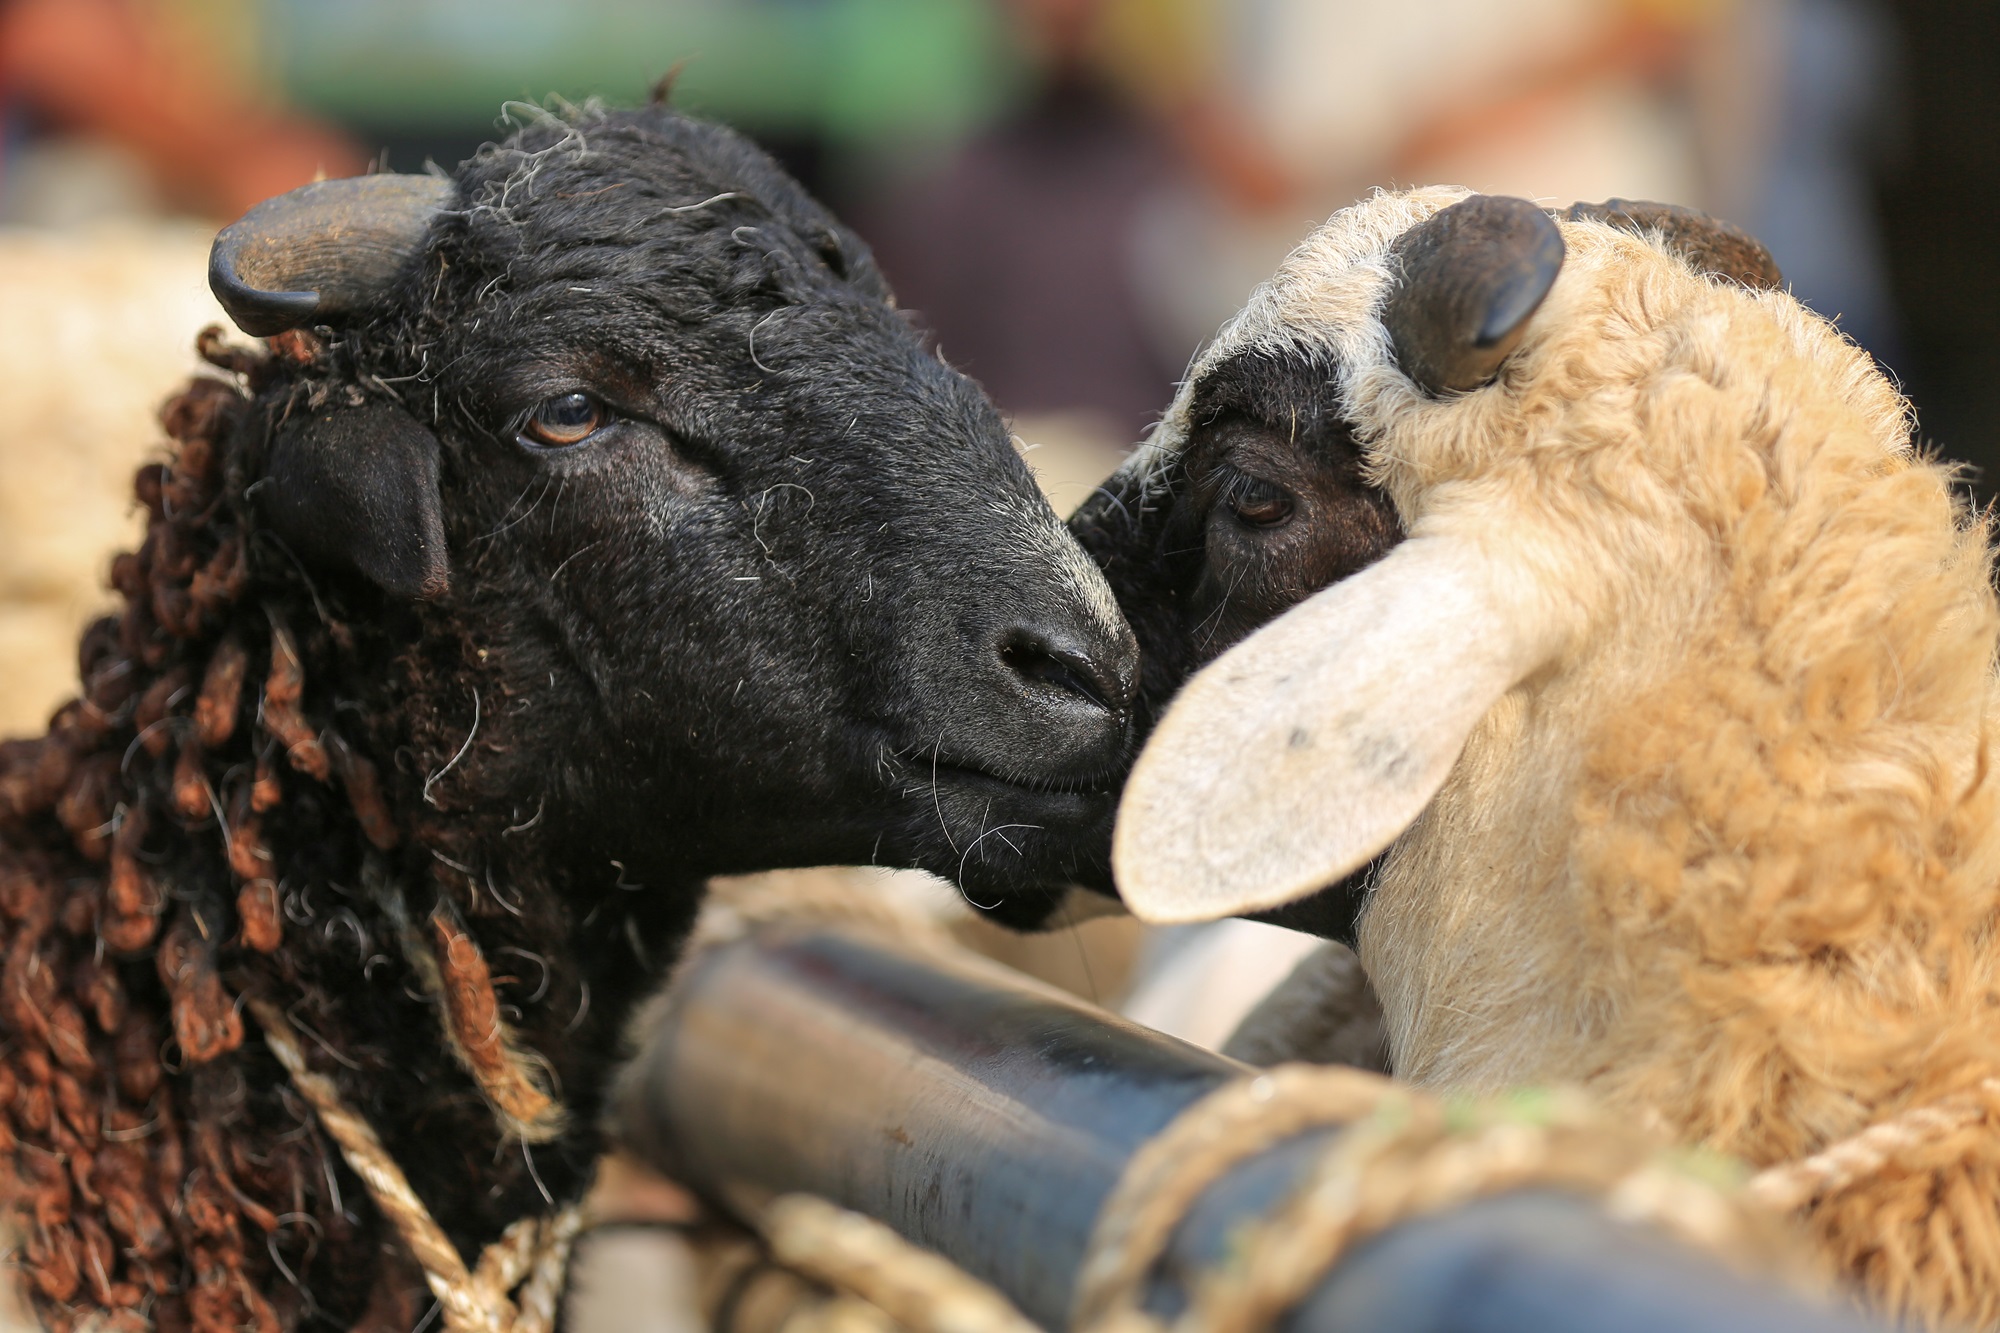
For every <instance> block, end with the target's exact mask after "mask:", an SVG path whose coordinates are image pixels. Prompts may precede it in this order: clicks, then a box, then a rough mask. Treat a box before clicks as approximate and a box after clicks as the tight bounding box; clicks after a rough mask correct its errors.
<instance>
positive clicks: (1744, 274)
mask: <svg viewBox="0 0 2000 1333" xmlns="http://www.w3.org/2000/svg"><path fill="white" fill-rule="evenodd" d="M1563 216H1564V217H1566V218H1568V219H1569V220H1570V221H1571V222H1585V221H1589V222H1608V223H1610V224H1611V225H1612V226H1614V227H1617V228H1618V229H1619V230H1621V231H1629V232H1631V233H1633V234H1634V235H1638V236H1644V235H1647V234H1648V233H1657V234H1658V235H1659V237H1660V239H1661V241H1662V242H1664V243H1665V245H1666V247H1667V248H1668V249H1669V250H1672V251H1673V252H1674V253H1675V254H1677V255H1679V256H1680V257H1681V258H1683V259H1685V260H1687V261H1688V263H1690V264H1692V265H1694V266H1695V268H1696V269H1698V270H1700V271H1701V272H1703V273H1707V274H1710V275H1712V276H1714V277H1718V278H1728V279H1729V280H1730V281H1731V282H1740V283H1742V284H1743V285H1744V286H1745V287H1748V288H1750V289H1751V290H1752V291H1770V290H1775V289H1777V288H1779V287H1782V286H1784V283H1785V276H1784V274H1782V273H1780V272H1779V271H1778V261H1777V260H1775V259H1773V258H1772V257H1771V252H1770V251H1769V250H1766V249H1765V248H1764V243H1763V242H1762V241H1760V240H1758V239H1757V238H1756V237H1755V236H1752V235H1751V234H1750V233H1749V232H1747V231H1745V230H1743V228H1741V227H1739V226H1737V225H1736V224H1734V223H1732V222H1724V221H1723V220H1722V219H1721V218H1712V217H1710V216H1709V215H1708V214H1706V213H1703V212H1699V211H1698V210H1696V209H1692V208H1682V207H1681V206H1680V205H1679V204H1650V203H1646V202H1645V201H1643V200H1638V199H1606V200H1605V201H1604V202H1603V203H1601V204H1571V205H1570V206H1569V207H1568V208H1567V209H1566V210H1564V212H1563Z"/></svg>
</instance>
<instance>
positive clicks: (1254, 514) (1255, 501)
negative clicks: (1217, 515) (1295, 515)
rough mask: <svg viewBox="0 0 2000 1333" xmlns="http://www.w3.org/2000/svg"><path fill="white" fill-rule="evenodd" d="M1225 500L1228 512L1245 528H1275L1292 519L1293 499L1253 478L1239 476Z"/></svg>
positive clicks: (1282, 491)
mask: <svg viewBox="0 0 2000 1333" xmlns="http://www.w3.org/2000/svg"><path fill="white" fill-rule="evenodd" d="M1224 498H1225V501H1226V503H1227V504H1228V505H1229V512H1230V513H1232V514H1234V515H1236V521H1237V522H1239V523H1241V524H1243V525H1244V526H1246V527H1252V528H1275V527H1277V526H1278V525H1279V524H1280V523H1283V522H1284V521H1285V520H1286V519H1288V518H1290V517H1291V516H1292V497H1291V496H1290V495H1288V494H1286V493H1285V491H1284V490H1282V489H1281V488H1279V487H1277V486H1273V485H1272V484H1271V483H1270V482H1268V481H1259V480H1257V478H1255V477H1238V478H1237V479H1236V480H1235V481H1234V482H1232V483H1231V484H1230V487H1229V491H1228V494H1227V495H1226V496H1225V497H1224Z"/></svg>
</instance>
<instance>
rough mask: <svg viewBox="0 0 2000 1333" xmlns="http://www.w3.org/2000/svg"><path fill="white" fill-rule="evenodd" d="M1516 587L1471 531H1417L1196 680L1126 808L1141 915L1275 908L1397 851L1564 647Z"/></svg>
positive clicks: (1167, 721) (1118, 858) (1131, 897)
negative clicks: (1473, 742) (1464, 758)
mask: <svg viewBox="0 0 2000 1333" xmlns="http://www.w3.org/2000/svg"><path fill="white" fill-rule="evenodd" d="M1520 577H1522V575H1521V573H1520V572H1519V571H1513V570H1508V569H1502V568H1496V567H1495V566H1494V564H1493V563H1492V561H1491V560H1490V559H1489V557H1488V556H1487V555H1486V553H1484V552H1482V551H1481V550H1480V549H1479V548H1478V547H1477V546H1476V545H1475V544H1474V543H1472V542H1471V541H1468V540H1466V539H1464V538H1460V537H1451V536H1434V537H1416V538H1412V539H1411V540H1410V541H1407V542H1405V543H1403V544H1402V545H1401V546H1399V547H1397V548H1396V549H1395V550H1394V551H1392V552H1390V554H1389V555H1388V556H1387V557H1385V558H1384V559H1383V560H1382V561H1380V562H1379V563H1377V564H1375V565H1372V566H1370V567H1369V568H1368V569H1365V570H1363V571H1362V572H1361V573H1359V574H1356V575H1355V576H1354V577H1352V578H1349V579H1344V580H1342V581H1341V582H1339V583H1337V584H1335V585H1333V586H1332V587H1330V588H1327V589H1325V590H1324V591H1322V592H1319V593H1316V594H1315V595H1314V596H1313V597H1311V598H1310V599H1308V600H1307V601H1305V602H1303V603H1301V604H1300V605H1298V606H1296V607H1294V608H1292V610H1290V611H1288V612H1287V613H1285V614H1284V615H1282V616H1280V617H1279V618H1278V619H1276V620H1274V621H1272V622H1271V623H1270V624H1269V625H1266V626H1265V627H1264V628H1263V629H1261V630H1259V631H1258V632H1257V633H1255V634H1253V635H1251V636H1250V637H1249V638H1248V639H1245V640H1244V641H1243V642H1242V643H1240V644H1238V645H1237V646H1236V647H1234V648H1232V649H1231V650H1230V651H1229V652H1227V653H1225V654H1223V656H1222V657H1220V658H1218V659H1217V660H1216V661H1215V662H1214V663H1212V664H1211V665H1210V666H1209V667H1208V668H1207V669H1205V670H1203V671H1202V672H1200V673H1199V674H1197V675H1196V676H1195V677H1194V679H1193V680H1192V681H1190V682H1189V684H1188V686H1187V688H1186V689H1185V690H1183V691H1182V692H1181V694H1180V696H1179V697H1178V698H1177V699H1176V700H1175V701H1174V704H1173V706H1172V707H1171V708H1170V709H1169V710H1168V712H1167V715H1166V717H1165V718H1164V719H1162V721H1161V723H1160V726H1159V729H1158V730H1157V731H1155V732H1154V733H1153V736H1152V739H1151V740H1150V741H1148V742H1147V745H1146V749H1145V751H1144V753H1142V754H1141V755H1140V756H1139V762H1138V764H1137V766H1136V767H1135V768H1134V769H1133V771H1132V777H1131V780H1130V781H1129V782H1128V783H1127V784H1126V787H1125V795H1124V798H1123V800H1122V802H1121V803H1120V805H1119V807H1118V826H1117V830H1116V832H1115V834H1114V836H1113V841H1112V867H1113V871H1114V873H1115V875H1116V877H1117V881H1118V889H1119V892H1120V894H1121V895H1123V897H1124V899H1125V902H1126V905H1127V906H1128V907H1130V908H1131V910H1132V912H1133V914H1134V915H1136V916H1138V917H1141V918H1143V919H1145V920H1148V921H1159V922H1179V921H1207V920H1212V919H1215V918H1217V917H1224V916H1233V915H1236V914H1238V913H1242V912H1249V911H1256V910H1260V909H1263V908H1269V907H1276V906H1279V905H1281V904H1283V903H1288V902H1292V901H1294V900H1296V899H1299V898H1303V897H1306V896H1308V895H1310V894H1312V893H1314V892H1315V891H1317V890H1319V889H1321V888H1323V887H1325V886H1326V885H1328V884H1330V883H1332V882H1333V881H1335V880H1337V879H1339V878H1340V877H1341V876H1343V875H1346V874H1349V873H1351V872H1352V871H1354V870H1357V869H1359V868H1360V867H1361V866H1363V865H1365V864H1367V862H1368V861H1369V859H1370V858H1371V857H1373V856H1374V855H1375V854H1376V853H1378V852H1380V851H1381V850H1382V849H1383V848H1385V847H1387V846H1388V845H1389V844H1390V843H1391V842H1392V841H1394V840H1395V838H1396V836H1397V835H1398V834H1400V833H1401V832H1402V831H1403V830H1404V829H1406V828H1408V827H1409V825H1410V823H1411V822H1412V821H1413V820H1415V819H1416V817H1417V816H1418V814H1420V813H1421V812H1422V811H1423V808H1424V806H1425V805H1427V804H1428V803H1429V802H1430V799H1431V797H1432V796H1434V795H1435V794H1436V793H1437V790H1438V788H1439V787H1440V786H1442V785H1443V784H1444V780H1445V778H1446V776H1447V775H1448V774H1449V773H1450V772H1451V767H1452V765H1453V763H1455V762H1456V761H1457V759H1458V755H1459V751H1460V750H1461V749H1463V748H1464V745H1465V741H1466V738H1467V737H1468V736H1470V735H1471V733H1472V730H1473V728H1474V727H1476V726H1477V725H1478V724H1479V721H1480V719H1481V718H1483V717H1484V716H1485V715H1486V712H1487V710H1488V709H1490V708H1491V707H1492V706H1493V704H1494V703H1495V702H1496V701H1497V700H1499V699H1500V697H1501V696H1502V695H1504V694H1506V693H1507V691H1508V690H1510V689H1512V688H1513V687H1514V686H1515V685H1516V684H1518V683H1519V682H1520V681H1521V680H1522V679H1523V678H1525V677H1526V676H1528V675H1529V674H1531V673H1532V672H1533V671H1534V670H1535V669H1536V668H1537V667H1538V666H1540V665H1542V664H1543V663H1544V662H1546V661H1548V660H1549V659H1550V657H1551V656H1552V655H1553V652H1554V642H1553V640H1554V631H1553V628H1552V627H1551V626H1550V625H1549V623H1548V618H1546V617H1536V616H1527V615H1523V614H1522V613H1521V609H1520V608H1521V606H1522V603H1523V600H1524V599H1522V598H1521V597H1519V596H1518V595H1516V596H1508V595H1506V589H1505V587H1504V584H1503V581H1504V580H1506V579H1509V578H1515V579H1519V578H1520ZM1516 592H1517V593H1518V589H1516ZM1527 600H1530V601H1532V599H1527Z"/></svg>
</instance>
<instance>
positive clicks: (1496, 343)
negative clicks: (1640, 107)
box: [1382, 194, 1564, 394]
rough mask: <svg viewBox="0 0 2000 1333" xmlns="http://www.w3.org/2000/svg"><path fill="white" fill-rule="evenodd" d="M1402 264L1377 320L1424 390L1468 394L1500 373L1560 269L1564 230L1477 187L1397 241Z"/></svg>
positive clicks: (1518, 202) (1527, 206) (1521, 203)
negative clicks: (1387, 332)
mask: <svg viewBox="0 0 2000 1333" xmlns="http://www.w3.org/2000/svg"><path fill="white" fill-rule="evenodd" d="M1394 253H1395V257H1396V259H1397V261H1398V264H1399V266H1400V268H1401V274H1400V276H1399V278H1398V281H1397V283H1396V286H1395V288H1394V290H1392V291H1391V292H1390V293H1389V300H1388V303H1387V304H1386V305H1385V306H1384V307H1383V309H1382V322H1383V324H1384V325H1385V326H1386V327H1387V328H1388V330H1389V341H1390V343H1391V345H1392V346H1393V347H1394V349H1395V353H1396V364H1397V365H1398V366H1400V367H1402V369H1403V373H1404V374H1406V375H1408V376H1409V377H1410V378H1411V379H1413V380H1415V381H1416V383H1417V386H1418V387H1419V388H1421V389H1423V390H1424V391H1425V392H1427V393H1431V394H1444V393H1464V392H1467V391H1468V390H1472V389H1476V388H1478V387H1479V386H1480V385H1482V384H1485V383H1487V382H1488V381H1489V380H1491V379H1492V378H1493V377H1494V376H1495V375H1496V374H1498V373H1499V371H1500V363H1501V362H1503V361H1505V360H1506V359H1507V355H1508V353H1510V352H1512V351H1513V350H1514V348H1515V346H1516V345H1517V344H1519V342H1520V341H1521V337H1522V334H1523V333H1525V332H1526V330H1527V324H1528V316H1530V315H1532V314H1534V313H1535V310H1536V308H1537V307H1538V306H1540V305H1541V303H1542V298H1543V297H1545V296H1547V295H1548V294H1549V288H1551V287H1553V286H1554V285H1555V281H1556V274H1557V273H1558V272H1560V271H1561V269H1562V262H1563V254H1564V251H1563V239H1562V233H1561V232H1560V231H1558V230H1557V229H1556V224H1555V223H1554V222H1553V221H1552V220H1551V219H1550V218H1549V215H1548V214H1547V213H1544V212H1543V211H1542V210H1541V209H1539V208H1537V207H1535V206H1534V205H1533V204H1531V203H1529V202H1528V201H1527V200H1525V199H1510V198H1507V197H1505V196H1502V195H1486V194H1475V195H1473V196H1472V197H1471V198H1469V199H1461V200H1459V201H1458V202H1457V203H1455V204H1453V205H1452V206H1451V207H1450V208H1444V209H1440V210H1438V211H1437V212H1436V213H1433V214H1431V216H1430V217H1428V218H1426V219H1424V220H1423V221H1422V222H1420V223H1418V224H1417V225H1416V226H1414V227H1412V228H1410V230H1408V231H1406V232H1404V233H1403V235H1402V236H1401V237H1399V238H1398V239H1397V241H1396V247H1395V252H1394Z"/></svg>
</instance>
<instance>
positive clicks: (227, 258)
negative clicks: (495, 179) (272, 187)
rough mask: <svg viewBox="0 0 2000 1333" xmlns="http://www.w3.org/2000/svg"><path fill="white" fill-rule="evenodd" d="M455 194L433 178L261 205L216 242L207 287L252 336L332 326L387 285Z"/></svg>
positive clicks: (336, 183) (370, 181) (344, 183)
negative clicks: (432, 221) (310, 325)
mask: <svg viewBox="0 0 2000 1333" xmlns="http://www.w3.org/2000/svg"><path fill="white" fill-rule="evenodd" d="M454 188H455V187H454V186H453V185H452V183H451V182H450V181H448V180H443V179H440V178H438V177H436V176H397V175H380V176H352V177H349V178H347V179H344V180H331V181H315V182H313V183H312V184H311V185H302V186H300V187H299V188H298V189H296V190H293V191H292V192H291V193H289V194H281V195H278V196H277V197H276V198H273V199H266V200H265V201H264V202H263V203H261V204H259V205H257V206H256V207H255V208H253V209H251V210H250V211H249V212H248V213H245V214H244V215H243V216H242V217H241V218H238V219H237V220H236V221H235V222H233V223H231V224H230V225H229V226H227V227H225V228H223V230H222V233H221V234H220V235H219V236H217V237H216V238H215V245H214V247H213V248H211V249H210V250H209V252H208V285H209V288H210V290H212V291H213V292H214V293H215V298H216V299H217V300H218V301H220V302H222V308H223V309H224V310H227V311H228V312H229V317H230V318H231V319H233V320H235V321H236V327H238V328H239V329H242V330H243V331H244V332H245V333H248V334H251V335H253V336H255V337H260V338H266V337H269V336H270V335H272V334H274V333H282V332H284V331H285V330H286V329H295V328H298V327H299V326H301V325H304V324H329V323H333V322H336V321H338V320H340V319H342V318H345V317H347V316H349V315H352V314H354V313H355V312H356V311H358V310H360V309H362V308H363V307H365V306H366V305H368V303H369V302H370V301H371V300H372V299H373V298H374V297H375V296H377V295H378V294H380V293H381V292H382V290H383V289H384V288H386V287H387V286H388V285H389V283H390V282H391V281H392V280H393V279H394V278H395V276H396V274H397V272H398V271H399V270H400V269H401V268H402V267H403V265H404V264H405V263H406V262H408V261H409V259H410V257H411V256H412V255H414V254H416V252H417V248H418V247H419V246H420V245H422V244H423V239H424V233H425V232H426V231H428V230H429V228H430V224H431V219H432V218H434V217H435V216H437V214H438V211H439V210H440V209H442V208H444V207H445V205H446V204H447V202H448V201H449V200H450V199H451V197H452V192H453V190H454Z"/></svg>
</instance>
